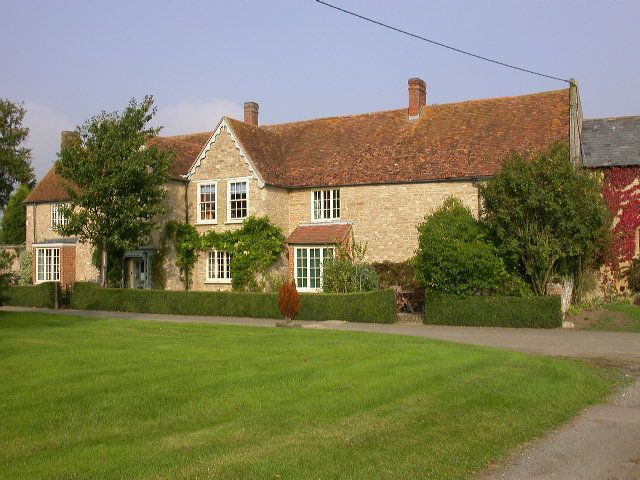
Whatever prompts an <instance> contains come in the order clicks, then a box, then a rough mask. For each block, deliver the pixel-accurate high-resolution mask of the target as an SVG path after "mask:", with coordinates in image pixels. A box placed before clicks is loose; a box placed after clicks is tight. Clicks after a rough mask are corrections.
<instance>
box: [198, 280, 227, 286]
mask: <svg viewBox="0 0 640 480" xmlns="http://www.w3.org/2000/svg"><path fill="white" fill-rule="evenodd" d="M204 284H205V285H231V279H229V280H226V279H225V280H205V281H204Z"/></svg>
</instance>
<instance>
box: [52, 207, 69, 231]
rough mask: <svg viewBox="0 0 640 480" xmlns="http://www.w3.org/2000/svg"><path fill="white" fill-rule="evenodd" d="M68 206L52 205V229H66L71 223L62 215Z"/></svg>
mask: <svg viewBox="0 0 640 480" xmlns="http://www.w3.org/2000/svg"><path fill="white" fill-rule="evenodd" d="M66 206H67V205H66V204H64V203H54V204H53V205H51V228H53V229H56V228H58V227H64V226H65V225H67V224H68V223H69V219H68V218H66V217H65V216H64V214H63V213H62V209H63V208H64V207H66Z"/></svg>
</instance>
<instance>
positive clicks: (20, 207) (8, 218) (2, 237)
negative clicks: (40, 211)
mask: <svg viewBox="0 0 640 480" xmlns="http://www.w3.org/2000/svg"><path fill="white" fill-rule="evenodd" d="M29 192H31V189H30V188H29V185H24V184H23V185H20V186H19V187H18V189H17V190H16V191H15V192H13V195H11V198H9V203H8V204H7V208H5V210H4V215H3V216H2V222H0V225H1V230H0V243H4V244H10V245H19V244H22V243H24V242H25V240H26V233H27V225H26V222H27V206H26V205H25V204H24V200H25V199H26V198H27V195H29Z"/></svg>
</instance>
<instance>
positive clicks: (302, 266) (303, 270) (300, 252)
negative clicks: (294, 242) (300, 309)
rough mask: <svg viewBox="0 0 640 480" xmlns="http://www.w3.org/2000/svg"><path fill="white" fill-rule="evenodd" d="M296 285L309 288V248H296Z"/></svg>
mask: <svg viewBox="0 0 640 480" xmlns="http://www.w3.org/2000/svg"><path fill="white" fill-rule="evenodd" d="M296 256H297V261H296V285H297V286H298V287H299V288H307V274H308V268H307V249H306V248H296Z"/></svg>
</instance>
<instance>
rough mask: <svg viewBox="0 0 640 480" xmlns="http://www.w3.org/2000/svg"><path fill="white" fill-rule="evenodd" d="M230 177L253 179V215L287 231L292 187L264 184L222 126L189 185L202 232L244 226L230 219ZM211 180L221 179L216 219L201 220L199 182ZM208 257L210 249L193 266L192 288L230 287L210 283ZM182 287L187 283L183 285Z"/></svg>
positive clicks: (192, 214) (191, 211) (194, 219)
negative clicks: (198, 209) (207, 270)
mask: <svg viewBox="0 0 640 480" xmlns="http://www.w3.org/2000/svg"><path fill="white" fill-rule="evenodd" d="M230 179H247V181H248V183H249V202H248V204H249V205H248V206H249V210H248V214H249V215H257V216H259V217H262V216H268V217H269V218H270V219H271V221H272V222H273V223H274V224H275V225H278V226H280V227H281V228H282V229H283V231H284V232H285V233H287V230H288V220H289V219H288V215H287V207H288V200H289V194H288V191H287V190H286V189H283V188H277V187H270V186H265V187H263V188H260V186H259V185H258V180H257V179H256V178H255V177H254V175H253V172H252V171H251V169H250V167H249V165H248V164H247V163H246V162H245V160H244V158H243V157H242V155H241V154H240V150H239V149H238V147H237V146H236V144H235V142H234V141H233V138H232V136H231V134H230V133H229V132H227V131H226V129H225V128H222V130H221V132H220V135H218V136H217V137H216V139H215V142H214V144H213V145H212V147H211V149H209V150H208V151H207V152H206V155H205V158H204V159H203V160H202V161H201V163H200V165H199V166H198V167H196V169H195V172H194V175H193V177H192V178H191V181H190V182H189V186H188V189H187V200H188V205H187V209H188V215H189V223H191V224H192V225H195V227H196V229H197V230H198V232H199V233H200V234H203V233H206V232H208V231H211V230H214V231H217V232H224V231H229V230H236V229H238V228H240V227H241V225H242V223H241V222H237V221H230V220H229V219H228V218H227V207H228V205H227V203H228V202H227V181H228V180H230ZM208 180H214V181H217V204H216V222H215V223H200V222H199V221H198V212H197V208H198V183H199V182H203V181H208ZM170 257H171V258H170V259H169V262H171V261H175V254H174V252H171V255H170ZM206 259H207V253H206V252H201V253H200V255H199V256H198V262H197V263H196V265H195V266H194V269H193V283H192V285H191V288H192V289H193V290H229V289H230V288H231V284H230V283H228V284H226V283H207V282H206V281H205V276H206ZM277 270H278V269H277ZM281 270H283V271H284V270H286V266H283V267H282V268H281ZM176 278H177V277H176V276H175V275H172V281H171V283H169V281H167V288H173V286H176V285H177V283H178V282H176V281H175V279H176ZM170 285H171V287H170ZM181 288H183V287H182V286H181Z"/></svg>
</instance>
